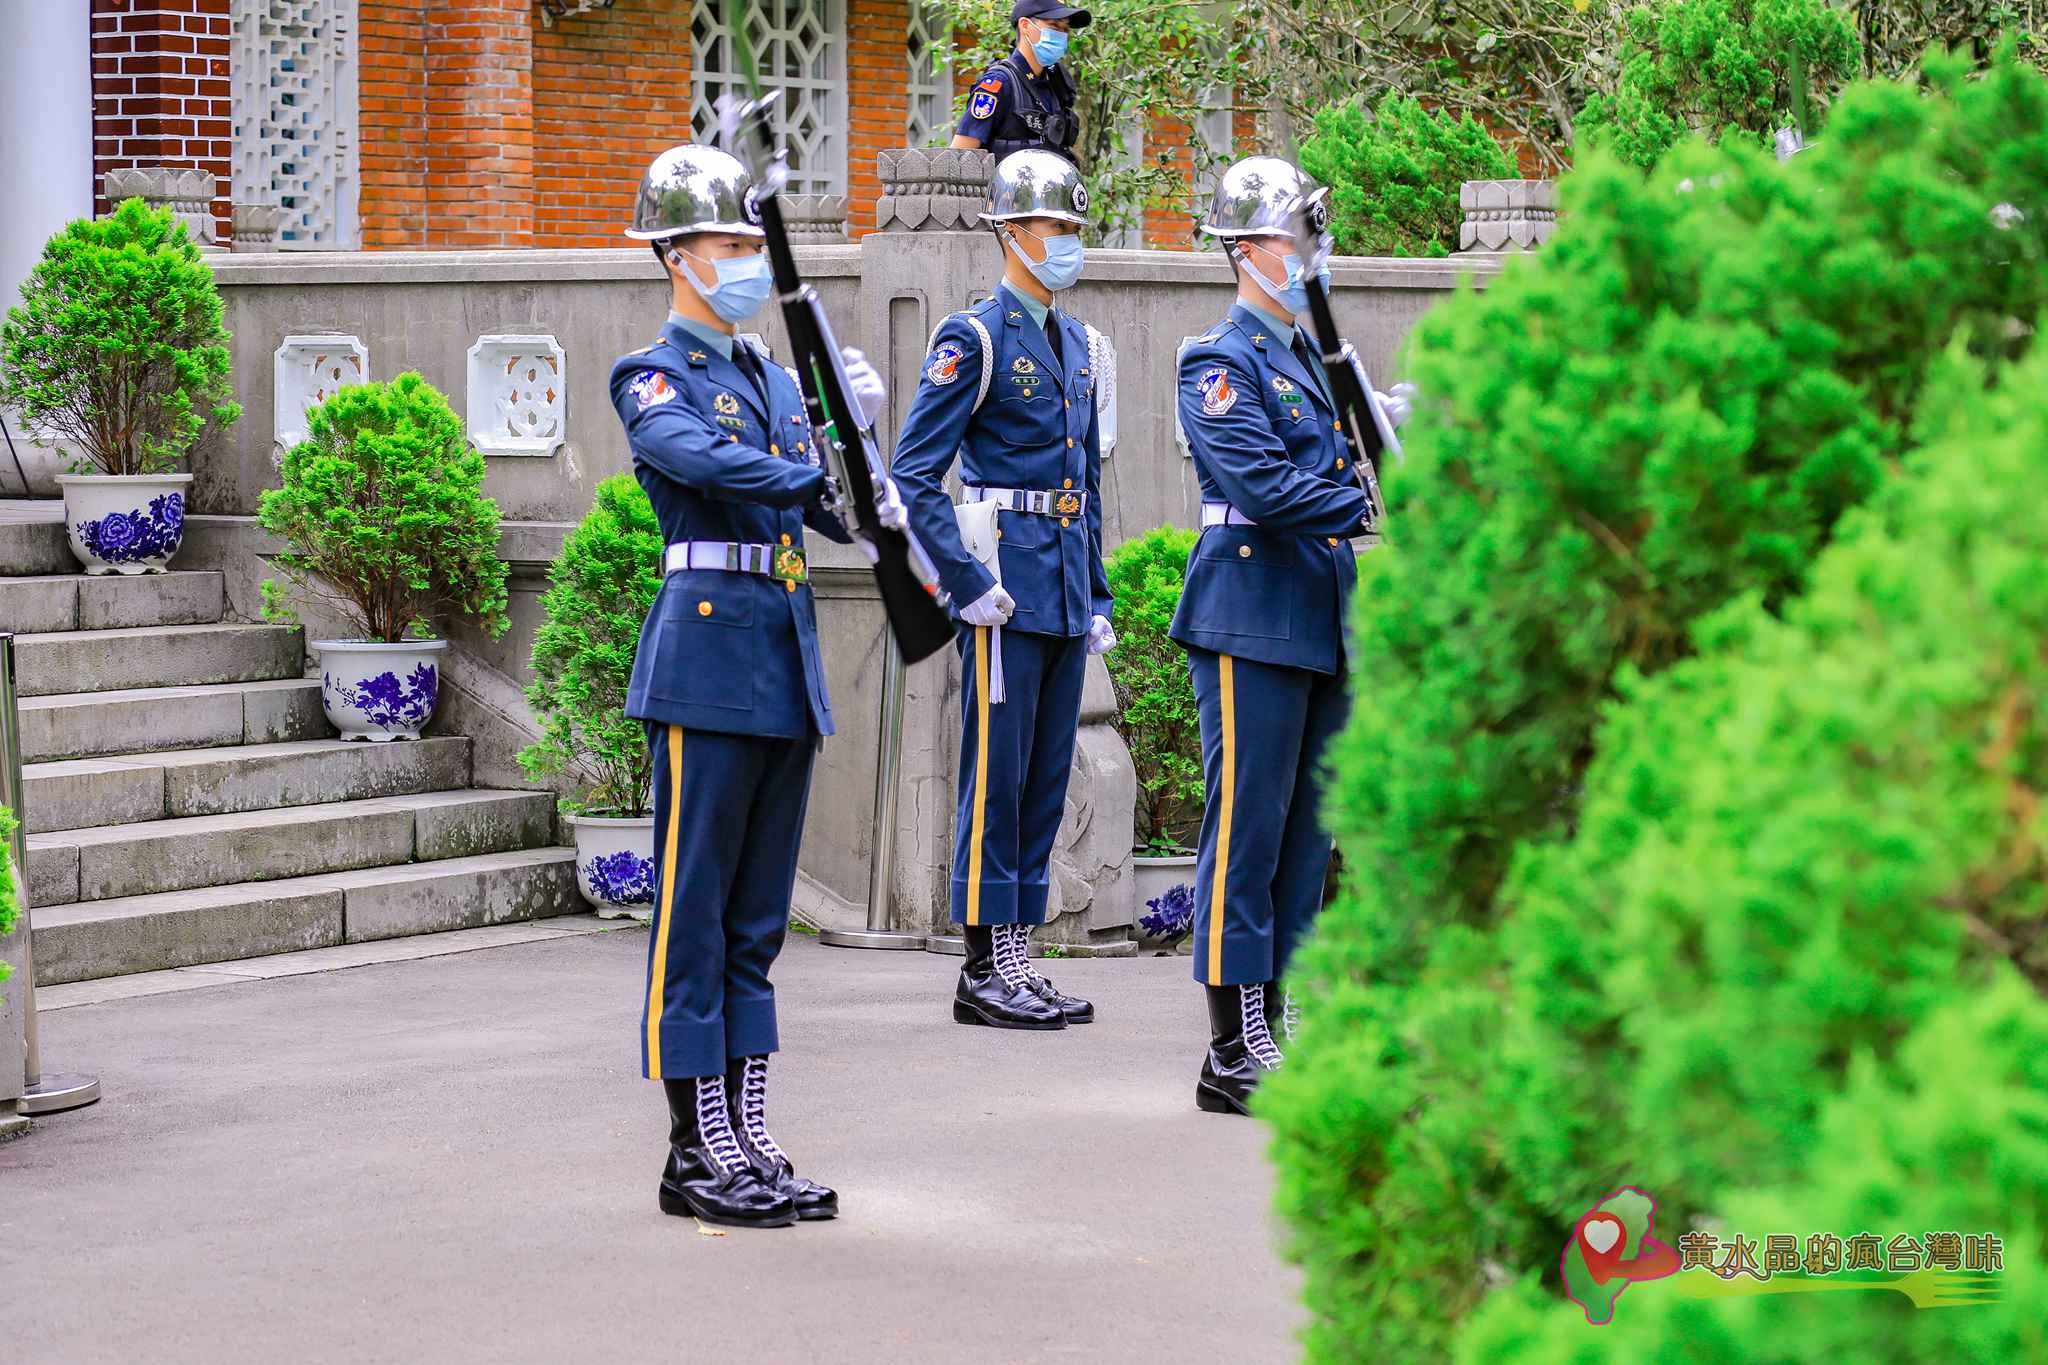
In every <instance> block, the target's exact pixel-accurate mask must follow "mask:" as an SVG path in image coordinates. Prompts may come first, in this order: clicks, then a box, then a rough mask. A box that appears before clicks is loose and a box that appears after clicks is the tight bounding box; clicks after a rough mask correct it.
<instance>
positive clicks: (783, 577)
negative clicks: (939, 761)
mask: <svg viewBox="0 0 2048 1365" xmlns="http://www.w3.org/2000/svg"><path fill="white" fill-rule="evenodd" d="M768 576H769V577H770V578H773V579H775V580H777V581H779V582H783V583H787V584H789V585H790V586H792V587H794V586H795V585H796V584H798V583H808V582H810V581H811V568H810V565H809V564H808V563H806V562H805V560H804V552H803V551H802V550H800V549H798V548H797V547H796V546H794V545H785V546H783V547H782V548H781V549H779V550H777V551H776V552H775V564H774V567H773V568H771V569H769V571H768Z"/></svg>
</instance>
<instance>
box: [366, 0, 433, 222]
mask: <svg viewBox="0 0 2048 1365" xmlns="http://www.w3.org/2000/svg"><path fill="white" fill-rule="evenodd" d="M425 18H426V0H359V4H358V7H357V10H356V99H357V125H356V126H357V132H358V140H357V143H356V146H357V171H358V176H359V183H360V185H361V192H360V194H359V196H358V198H357V201H356V216H357V222H358V224H359V226H360V229H361V237H360V240H361V242H362V245H363V247H364V248H365V249H366V250H376V249H378V248H385V249H391V250H398V249H408V248H412V249H416V248H419V247H423V246H426V245H427V244H428V241H427V236H428V222H427V30H426V23H425Z"/></svg>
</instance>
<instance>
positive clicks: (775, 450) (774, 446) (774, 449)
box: [768, 441, 782, 455]
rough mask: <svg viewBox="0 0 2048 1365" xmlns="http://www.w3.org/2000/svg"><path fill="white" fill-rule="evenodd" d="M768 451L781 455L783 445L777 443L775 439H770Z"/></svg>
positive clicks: (771, 453)
mask: <svg viewBox="0 0 2048 1365" xmlns="http://www.w3.org/2000/svg"><path fill="white" fill-rule="evenodd" d="M768 453H769V454H770V455H780V454H781V453H782V447H781V446H779V445H777V444H775V443H774V442H773V441H770V442H769V443H768Z"/></svg>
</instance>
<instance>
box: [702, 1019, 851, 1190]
mask: <svg viewBox="0 0 2048 1365" xmlns="http://www.w3.org/2000/svg"><path fill="white" fill-rule="evenodd" d="M725 1095H726V1106H727V1110H726V1111H727V1112H728V1113H729V1114H730V1115H731V1116H732V1126H733V1134H734V1136H736V1137H737V1138H739V1140H740V1149H741V1150H742V1151H744V1152H745V1153H746V1154H747V1164H748V1165H749V1166H751V1167H752V1168H753V1171H754V1174H755V1176H756V1177H758V1178H759V1179H760V1181H761V1183H762V1184H763V1185H766V1186H768V1187H769V1188H770V1189H772V1190H774V1191H775V1192H776V1193H777V1194H780V1195H782V1196H784V1197H785V1198H787V1199H788V1200H789V1202H790V1203H792V1204H794V1205H795V1206H796V1216H797V1217H798V1218H800V1219H802V1220H803V1221H804V1222H811V1221H813V1220H814V1219H819V1218H837V1217H838V1216H839V1195H838V1194H837V1192H835V1191H833V1190H831V1189H828V1188H826V1187H825V1186H823V1185H820V1184H818V1183H817V1182H816V1181H814V1180H805V1179H804V1178H803V1177H802V1176H800V1175H798V1174H797V1173H796V1166H795V1164H794V1163H793V1162H791V1161H790V1159H789V1154H788V1153H786V1152H784V1151H783V1150H782V1148H780V1147H778V1146H777V1145H776V1143H775V1139H774V1138H772V1137H770V1136H768V1059H767V1058H766V1057H737V1058H734V1059H733V1060H732V1061H730V1062H727V1063H726V1067H725Z"/></svg>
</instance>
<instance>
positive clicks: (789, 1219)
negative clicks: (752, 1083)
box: [661, 1076, 796, 1228]
mask: <svg viewBox="0 0 2048 1365" xmlns="http://www.w3.org/2000/svg"><path fill="white" fill-rule="evenodd" d="M661 1088H662V1089H663V1090H664V1091H666V1092H667V1094H668V1113H669V1131H668V1165H666V1166H665V1167H663V1168H662V1172H661V1211H662V1212H663V1213H674V1214H680V1215H682V1216H684V1217H688V1218H696V1219H700V1220H702V1221H703V1222H706V1223H719V1224H722V1225H724V1226H726V1227H732V1228H786V1227H788V1226H789V1225H790V1224H791V1223H794V1222H795V1221H796V1205H794V1204H793V1203H791V1202H790V1200H789V1197H788V1196H787V1195H784V1194H780V1193H777V1192H776V1191H775V1190H774V1189H772V1188H770V1187H769V1186H767V1185H765V1184H763V1183H762V1182H761V1180H760V1178H759V1177H757V1176H756V1175H755V1174H754V1172H753V1168H752V1167H751V1166H749V1165H748V1164H747V1154H746V1152H745V1151H744V1150H743V1149H742V1148H741V1147H740V1144H739V1139H738V1138H736V1137H734V1136H733V1131H732V1118H731V1116H730V1115H729V1114H728V1113H727V1111H726V1107H725V1077H723V1076H692V1077H688V1078H686V1079H684V1080H680V1081H663V1082H662V1083H661Z"/></svg>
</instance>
